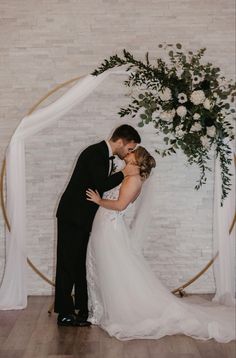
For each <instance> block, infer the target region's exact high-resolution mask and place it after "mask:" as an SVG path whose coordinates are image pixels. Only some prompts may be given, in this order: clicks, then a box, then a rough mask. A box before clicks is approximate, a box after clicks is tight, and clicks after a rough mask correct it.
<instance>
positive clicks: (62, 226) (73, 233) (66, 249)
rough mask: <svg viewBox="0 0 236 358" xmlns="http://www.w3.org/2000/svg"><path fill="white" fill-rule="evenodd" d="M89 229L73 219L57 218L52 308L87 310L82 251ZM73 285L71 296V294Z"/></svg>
mask: <svg viewBox="0 0 236 358" xmlns="http://www.w3.org/2000/svg"><path fill="white" fill-rule="evenodd" d="M89 234H90V230H89V229H86V228H84V227H83V226H79V225H76V224H75V223H73V222H68V221H64V220H60V219H58V220H57V237H58V240H57V267H56V285H55V304H54V311H55V312H57V313H61V314H71V313H74V310H75V309H79V310H80V311H81V312H82V313H84V314H86V313H87V312H88V293H87V281H86V252H87V245H88V239H89ZM73 287H74V293H75V297H74V300H73V298H72V296H71V295H72V290H73Z"/></svg>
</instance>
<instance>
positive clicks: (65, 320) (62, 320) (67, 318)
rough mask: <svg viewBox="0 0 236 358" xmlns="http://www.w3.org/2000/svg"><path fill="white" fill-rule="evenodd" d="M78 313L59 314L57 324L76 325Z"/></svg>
mask: <svg viewBox="0 0 236 358" xmlns="http://www.w3.org/2000/svg"><path fill="white" fill-rule="evenodd" d="M76 318H77V317H76V315H75V314H66V315H63V314H59V315H58V317H57V324H58V326H67V327H68V326H72V327H74V326H76V324H75V322H76Z"/></svg>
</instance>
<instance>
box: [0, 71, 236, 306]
mask: <svg viewBox="0 0 236 358" xmlns="http://www.w3.org/2000/svg"><path fill="white" fill-rule="evenodd" d="M86 76H88V75H83V76H78V77H75V78H72V79H70V80H67V81H65V82H63V83H61V84H59V85H57V86H56V87H54V88H53V89H52V90H50V91H49V92H48V93H47V94H45V95H44V96H43V97H42V98H40V100H39V101H37V102H36V103H35V104H34V105H33V106H32V107H31V109H30V110H29V111H28V113H27V116H29V115H31V114H32V113H33V112H34V111H35V110H36V109H38V107H39V106H40V104H41V103H43V102H44V101H45V100H46V99H48V98H49V97H50V96H51V95H52V94H54V93H55V92H57V91H58V90H59V89H61V88H64V87H67V86H68V85H70V84H72V83H75V82H77V81H80V80H81V79H83V78H85V77H86ZM20 123H21V122H20ZM234 161H235V165H236V156H234ZM5 174H6V158H4V160H3V164H2V168H1V177H0V201H1V207H2V214H3V218H4V223H5V225H6V227H7V229H8V231H9V232H10V231H11V225H10V222H9V219H8V215H7V210H6V205H5V200H4V177H5ZM235 222H236V213H235V215H234V218H233V221H232V223H231V225H230V227H229V234H230V233H231V232H232V230H233V227H234V225H235ZM217 256H218V252H217V253H216V254H215V256H214V257H213V258H212V259H211V260H210V261H209V262H208V263H207V264H206V265H205V267H203V268H202V269H201V270H200V271H199V272H198V273H197V274H196V275H194V276H193V277H192V278H190V279H189V280H188V281H187V282H185V283H184V284H183V285H181V286H179V287H177V288H175V289H174V290H172V291H171V292H172V293H173V294H179V295H180V296H181V297H182V296H183V295H184V294H185V292H184V289H185V288H186V287H188V286H189V285H190V284H192V283H193V282H195V281H196V280H197V279H198V278H199V277H201V276H202V275H203V274H204V273H205V272H206V271H207V270H208V268H209V267H210V266H211V265H212V264H213V262H214V261H215V259H216V258H217ZM27 263H28V264H29V266H30V267H31V268H32V269H33V271H34V272H35V273H36V274H37V275H39V276H40V277H41V278H42V279H43V280H44V281H46V282H47V283H48V284H50V285H52V286H54V285H55V284H54V282H53V281H52V280H51V279H50V278H48V277H46V276H45V275H44V274H43V273H42V272H41V271H40V270H39V269H38V268H37V267H36V266H35V265H34V264H33V262H32V261H31V260H30V258H29V257H27ZM51 311H52V307H51V308H50V309H49V311H48V312H49V313H51Z"/></svg>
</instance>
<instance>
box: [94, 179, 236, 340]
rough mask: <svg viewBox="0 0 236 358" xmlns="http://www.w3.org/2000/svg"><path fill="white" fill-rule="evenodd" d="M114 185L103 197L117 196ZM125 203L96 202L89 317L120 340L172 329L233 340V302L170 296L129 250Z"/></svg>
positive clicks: (168, 332)
mask: <svg viewBox="0 0 236 358" xmlns="http://www.w3.org/2000/svg"><path fill="white" fill-rule="evenodd" d="M119 187H120V186H118V187H116V188H114V189H112V190H110V191H108V192H106V193H105V194H104V196H103V197H104V198H107V199H113V200H114V199H117V197H118V194H119ZM130 205H132V204H130ZM130 205H129V206H128V208H129V207H130ZM128 208H126V210H124V211H122V212H118V211H113V210H107V209H104V208H102V207H100V208H99V209H98V211H97V213H96V216H95V219H94V223H93V227H92V232H91V236H90V240H89V244H88V250H87V281H88V295H89V312H90V314H89V319H88V320H89V321H90V322H92V324H96V325H99V326H100V327H102V328H103V329H104V330H106V331H107V332H108V334H109V335H110V336H114V337H116V338H118V339H120V340H129V339H138V338H139V339H158V338H161V337H163V336H165V335H174V334H185V335H187V336H191V337H194V338H197V339H203V340H206V339H211V338H214V339H215V340H216V341H218V342H229V341H230V340H233V339H235V322H234V318H235V316H234V314H235V311H234V308H233V307H228V306H222V305H218V304H215V303H213V302H209V301H203V303H201V304H196V303H191V302H185V301H184V299H181V298H178V297H176V296H174V295H173V294H172V293H170V292H169V290H168V289H167V288H166V287H165V286H164V285H163V284H162V283H161V282H160V281H159V280H158V278H157V277H156V275H155V274H154V273H153V272H152V270H151V268H150V267H149V265H148V263H147V262H146V260H145V258H144V257H143V256H142V255H141V254H139V253H137V252H135V251H134V250H133V248H132V246H131V241H130V234H131V232H130V229H129V227H128V225H127V224H126V222H125V220H124V217H123V216H124V214H125V212H126V211H127V210H128Z"/></svg>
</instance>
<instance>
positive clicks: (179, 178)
mask: <svg viewBox="0 0 236 358" xmlns="http://www.w3.org/2000/svg"><path fill="white" fill-rule="evenodd" d="M0 30H1V31H0V54H1V66H0V79H1V80H0V118H1V120H0V163H2V160H3V157H4V151H5V148H6V146H7V144H8V142H9V140H10V137H11V135H12V133H13V132H14V130H15V128H16V127H17V125H18V123H19V122H20V119H21V118H22V117H23V116H24V115H25V114H26V113H27V111H28V110H29V108H30V107H31V106H32V105H33V104H34V103H35V102H36V101H37V100H38V99H39V98H40V97H41V96H42V95H44V94H45V93H46V92H47V91H48V90H50V89H51V88H53V87H54V86H55V85H57V84H58V83H61V82H63V81H66V80H68V79H70V78H73V77H76V76H78V75H82V74H86V73H90V72H91V71H92V70H93V69H94V68H96V67H97V65H98V64H99V63H100V62H101V61H102V60H103V59H104V58H105V57H108V56H110V55H111V54H114V53H116V52H119V53H120V51H121V50H122V49H123V48H126V49H128V50H130V51H131V52H133V53H134V54H135V55H136V56H139V57H140V58H143V56H144V53H145V52H146V51H149V53H150V58H151V59H154V58H155V57H157V56H159V55H160V52H159V49H158V44H159V43H160V42H164V41H166V42H169V43H173V42H181V43H183V44H184V46H185V47H187V48H189V49H190V48H191V49H197V48H200V47H207V54H206V59H207V60H209V61H214V63H216V64H217V65H219V66H220V67H221V68H222V69H223V70H224V73H225V74H226V75H227V76H228V77H230V78H232V77H233V76H234V60H235V57H234V49H235V48H234V2H233V1H232V0H224V1H223V0H222V1H209V0H208V1H196V0H189V1H183V0H179V1H170V0H167V1H160V0H156V1H154V0H153V1H144V0H136V1H134V0H129V1H123V0H120V1H117V0H116V1H111V0H107V1H101V0H96V1H91V0H89V1H88V0H86V1H85V0H81V1H73V0H69V1H66V0H61V1H59V0H58V1H56V0H51V1H40V2H38V1H35V0H23V1H21V2H19V1H16V0H11V1H7V0H1V2H0ZM123 79H124V78H123V77H122V76H118V77H117V76H111V77H110V78H109V79H108V80H107V81H106V83H103V85H102V86H100V87H99V88H98V89H97V90H96V91H95V92H94V93H93V94H92V95H91V96H90V97H89V98H87V99H86V100H85V101H84V102H83V103H81V104H80V105H79V106H77V107H76V108H74V109H73V110H72V111H71V112H70V113H69V114H68V115H67V116H65V117H63V118H62V119H61V120H60V121H58V122H57V123H56V124H55V126H54V127H53V126H50V127H49V128H47V129H45V130H43V131H41V132H40V133H39V134H38V135H37V136H34V137H32V138H31V139H30V140H29V141H27V144H26V174H27V222H28V254H29V257H30V258H31V259H32V261H33V262H34V263H35V264H36V266H38V267H39V268H40V269H41V270H42V271H43V272H44V273H45V274H46V275H47V276H49V277H50V278H52V277H53V276H54V272H55V248H56V241H55V219H54V212H55V209H56V205H57V201H58V199H59V197H60V194H61V192H62V190H63V187H64V186H65V184H66V181H67V180H68V178H69V175H70V173H71V170H72V168H73V164H74V163H75V160H76V157H77V155H78V153H79V152H80V151H81V150H82V149H83V148H84V147H85V146H86V145H89V144H90V143H93V142H96V141H97V140H100V139H103V138H104V137H105V138H106V137H107V136H109V134H110V132H111V130H112V129H113V128H114V127H115V126H116V125H118V124H120V123H121V121H120V119H119V117H118V116H117V111H118V110H119V108H120V106H121V105H123V104H124V102H125V101H127V97H125V96H124V93H125V88H124V87H123V86H122V85H121V83H122V80H123ZM60 93H62V91H60V92H59V93H58V94H57V95H56V96H58V95H59V94H60ZM53 98H54V96H53V97H52V98H50V101H51V100H52V99H53ZM46 103H47V102H46ZM130 123H132V124H134V125H135V123H136V122H135V121H134V122H132V121H131V120H130ZM140 134H141V135H142V138H143V144H144V145H145V146H147V147H148V148H149V149H150V150H151V151H153V150H154V148H155V145H158V143H159V142H160V138H157V137H156V136H155V134H154V131H153V128H152V127H151V125H149V126H146V127H144V128H143V129H140ZM212 164H213V163H212ZM156 177H157V180H156V187H155V205H154V208H153V209H152V212H151V216H152V220H151V225H150V227H149V230H148V238H147V241H146V245H145V255H146V257H147V258H148V260H149V262H150V264H151V266H152V267H153V270H154V271H155V272H156V273H157V275H158V276H159V277H160V278H161V280H162V281H163V282H165V283H166V284H167V286H168V287H170V288H174V287H176V286H178V285H179V284H181V283H183V282H184V281H185V280H187V279H188V278H189V277H191V276H192V275H194V274H195V273H196V272H198V271H199V270H200V269H201V268H202V267H203V266H204V265H205V263H206V262H208V260H209V259H210V258H211V248H212V204H213V201H212V200H213V184H214V183H213V176H212V175H210V176H209V179H208V182H207V185H205V186H204V188H203V189H201V191H199V192H196V191H195V190H194V189H193V187H194V184H195V180H196V179H197V178H198V169H197V168H194V167H186V164H185V160H184V157H183V155H181V154H180V153H179V154H178V155H177V156H176V157H171V158H165V159H159V160H158V166H157V170H156ZM4 257H5V241H4V227H3V220H2V218H1V219H0V276H2V273H3V270H4ZM28 275H29V293H30V294H49V293H51V288H50V287H49V286H48V284H46V283H44V282H43V281H42V280H41V279H38V278H37V277H36V275H35V274H34V273H32V272H31V270H30V269H29V272H28ZM190 291H191V292H212V291H214V280H213V274H212V271H211V270H209V272H208V273H207V274H205V275H204V276H203V277H202V278H201V279H200V280H198V281H197V283H196V284H194V285H192V286H191V288H189V292H190Z"/></svg>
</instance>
